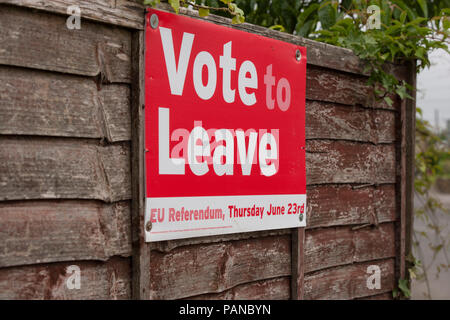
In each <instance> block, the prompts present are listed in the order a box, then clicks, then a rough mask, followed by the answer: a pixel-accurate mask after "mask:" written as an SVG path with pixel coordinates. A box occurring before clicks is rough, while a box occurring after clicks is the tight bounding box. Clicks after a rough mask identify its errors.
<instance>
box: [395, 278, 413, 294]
mask: <svg viewBox="0 0 450 320" xmlns="http://www.w3.org/2000/svg"><path fill="white" fill-rule="evenodd" d="M398 288H399V289H400V290H401V291H402V293H403V295H404V296H405V297H406V298H410V297H411V291H410V290H409V288H408V280H406V279H399V280H398Z"/></svg>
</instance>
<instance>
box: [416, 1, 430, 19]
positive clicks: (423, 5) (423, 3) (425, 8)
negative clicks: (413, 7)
mask: <svg viewBox="0 0 450 320" xmlns="http://www.w3.org/2000/svg"><path fill="white" fill-rule="evenodd" d="M417 3H419V6H420V9H422V12H423V15H424V17H425V18H428V5H427V1H426V0H417Z"/></svg>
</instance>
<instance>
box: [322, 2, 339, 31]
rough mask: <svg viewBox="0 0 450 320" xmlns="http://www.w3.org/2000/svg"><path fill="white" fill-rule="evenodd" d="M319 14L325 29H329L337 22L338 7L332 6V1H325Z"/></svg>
mask: <svg viewBox="0 0 450 320" xmlns="http://www.w3.org/2000/svg"><path fill="white" fill-rule="evenodd" d="M318 14H319V21H320V23H321V25H322V28H323V29H329V28H331V27H332V26H334V24H335V23H336V9H335V8H334V7H333V6H332V4H331V1H327V2H325V4H323V5H322V6H321V7H320V9H319V11H318Z"/></svg>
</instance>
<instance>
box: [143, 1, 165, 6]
mask: <svg viewBox="0 0 450 320" xmlns="http://www.w3.org/2000/svg"><path fill="white" fill-rule="evenodd" d="M160 2H161V1H160V0H144V5H148V6H151V7H154V6H155V5H157V4H158V3H160Z"/></svg>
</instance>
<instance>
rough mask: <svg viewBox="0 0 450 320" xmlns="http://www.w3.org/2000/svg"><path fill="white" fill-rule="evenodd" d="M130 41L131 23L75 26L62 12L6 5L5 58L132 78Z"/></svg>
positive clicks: (1, 17) (1, 42) (2, 14)
mask: <svg viewBox="0 0 450 320" xmlns="http://www.w3.org/2000/svg"><path fill="white" fill-rule="evenodd" d="M130 46H131V34H130V32H129V31H127V30H125V29H121V28H116V27H111V26H107V25H103V24H96V23H92V22H88V21H85V22H83V26H82V28H81V29H80V30H69V29H68V28H67V27H66V20H65V18H64V17H62V16H57V15H53V14H48V13H44V12H39V13H37V12H32V11H31V10H27V9H23V8H18V7H10V6H2V7H1V10H0V48H1V49H0V64H5V65H12V66H20V67H27V68H34V69H40V70H48V71H56V72H62V73H70V74H76V75H83V76H91V77H97V78H98V81H99V82H100V81H103V82H106V83H109V82H125V83H129V82H130V80H131V75H130V73H131V58H130V50H131V48H130Z"/></svg>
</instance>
